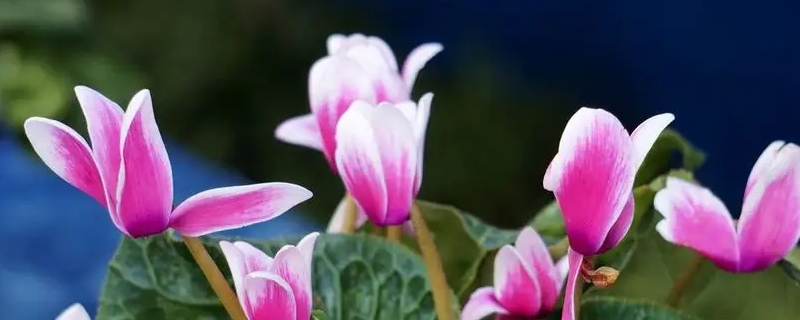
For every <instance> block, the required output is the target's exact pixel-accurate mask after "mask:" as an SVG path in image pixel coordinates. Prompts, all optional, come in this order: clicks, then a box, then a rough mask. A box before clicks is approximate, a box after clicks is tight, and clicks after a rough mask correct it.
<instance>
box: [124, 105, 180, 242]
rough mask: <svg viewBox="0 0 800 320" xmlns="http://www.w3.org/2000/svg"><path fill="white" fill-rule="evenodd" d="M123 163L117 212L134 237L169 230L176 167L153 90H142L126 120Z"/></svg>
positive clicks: (131, 106)
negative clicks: (164, 137) (157, 114)
mask: <svg viewBox="0 0 800 320" xmlns="http://www.w3.org/2000/svg"><path fill="white" fill-rule="evenodd" d="M121 134H122V137H121V139H122V143H121V146H122V165H121V166H120V172H119V179H118V180H117V181H118V186H117V191H116V192H117V197H116V199H118V201H119V202H118V203H117V215H118V217H119V221H120V223H121V224H122V225H123V226H124V228H125V230H126V231H127V233H128V234H129V235H130V236H131V237H134V238H136V237H143V236H150V235H154V234H159V233H161V232H163V231H164V230H166V229H167V223H168V221H169V213H170V211H171V209H172V167H171V166H170V162H169V156H168V155H167V149H166V147H165V146H164V141H163V140H162V139H161V132H159V130H158V125H157V124H156V119H155V115H154V114H153V102H152V100H151V99H150V91H148V90H142V91H139V92H138V93H137V94H136V95H135V96H134V97H133V98H132V99H131V102H130V104H129V105H128V110H127V111H126V112H125V115H124V118H123V120H122V133H121Z"/></svg>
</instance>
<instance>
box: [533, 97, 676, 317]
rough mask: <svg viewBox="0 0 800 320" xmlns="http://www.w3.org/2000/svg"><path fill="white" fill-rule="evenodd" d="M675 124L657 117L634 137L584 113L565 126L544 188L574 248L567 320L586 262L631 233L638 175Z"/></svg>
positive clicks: (609, 120)
mask: <svg viewBox="0 0 800 320" xmlns="http://www.w3.org/2000/svg"><path fill="white" fill-rule="evenodd" d="M674 119H675V117H674V116H673V115H672V114H668V113H665V114H661V115H657V116H654V117H652V118H650V119H647V120H646V121H645V122H643V123H642V124H641V125H639V127H637V128H636V130H634V131H633V133H631V134H630V135H629V134H628V131H627V130H625V128H624V127H623V126H622V123H620V121H619V119H617V118H616V117H615V116H614V115H612V114H611V113H609V112H608V111H605V110H602V109H591V108H581V109H580V110H578V112H576V113H575V115H573V116H572V118H571V119H570V120H569V121H568V122H567V125H566V127H565V128H564V133H563V134H562V136H561V142H560V143H559V146H558V153H557V154H556V156H555V157H554V158H553V161H552V162H551V163H550V166H549V167H548V168H547V172H546V173H545V176H544V182H543V185H544V188H545V189H547V190H549V191H552V192H553V194H554V195H555V197H556V201H557V202H558V205H559V207H560V208H561V212H562V214H563V215H564V225H565V229H566V233H567V237H568V238H569V244H570V249H569V252H568V257H569V272H570V273H569V276H568V278H567V292H566V294H565V299H564V311H563V314H564V317H565V319H574V303H573V294H572V293H573V292H574V291H575V285H576V281H577V279H578V275H579V273H580V267H581V264H582V262H583V258H584V256H593V255H597V254H601V253H603V252H606V251H608V250H610V249H611V248H613V247H614V246H616V245H617V244H618V243H619V242H620V240H622V238H623V237H624V236H625V234H626V233H627V232H628V229H629V228H630V226H631V222H632V221H633V210H634V203H633V201H634V199H633V183H634V178H635V177H636V172H637V171H638V170H639V167H640V166H641V165H642V162H643V161H644V158H645V156H647V153H648V152H649V151H650V148H652V146H653V144H654V143H655V141H656V139H658V136H659V135H660V134H661V132H662V131H664V129H665V128H666V127H667V126H668V125H669V124H670V123H671V122H672V121H673V120H674Z"/></svg>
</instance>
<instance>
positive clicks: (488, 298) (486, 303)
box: [461, 287, 508, 320]
mask: <svg viewBox="0 0 800 320" xmlns="http://www.w3.org/2000/svg"><path fill="white" fill-rule="evenodd" d="M494 313H498V314H508V311H506V310H505V309H503V306H501V305H500V303H498V302H497V300H496V299H495V298H494V288H492V287H483V288H478V289H477V290H475V292H473V293H472V295H470V296H469V300H468V301H467V303H466V304H465V305H464V309H463V310H461V320H481V319H483V318H486V317H487V316H489V315H491V314H494Z"/></svg>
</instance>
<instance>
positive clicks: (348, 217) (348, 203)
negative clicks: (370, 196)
mask: <svg viewBox="0 0 800 320" xmlns="http://www.w3.org/2000/svg"><path fill="white" fill-rule="evenodd" d="M344 202H345V203H344V210H345V211H344V224H343V225H342V233H344V234H352V233H355V232H356V221H357V220H358V212H357V211H358V209H357V208H356V203H355V201H354V200H353V197H352V196H350V194H349V193H348V194H346V195H344Z"/></svg>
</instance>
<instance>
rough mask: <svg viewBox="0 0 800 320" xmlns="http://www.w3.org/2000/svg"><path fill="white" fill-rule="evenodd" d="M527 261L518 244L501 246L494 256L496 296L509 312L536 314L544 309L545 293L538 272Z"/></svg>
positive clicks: (525, 315) (521, 315)
mask: <svg viewBox="0 0 800 320" xmlns="http://www.w3.org/2000/svg"><path fill="white" fill-rule="evenodd" d="M523 261H524V257H523V256H522V255H520V253H519V252H518V251H517V250H516V249H514V247H512V246H510V245H505V246H503V247H502V248H500V251H498V252H497V256H496V257H495V259H494V288H495V293H494V296H495V298H496V299H497V301H498V302H499V303H500V305H502V306H503V308H505V309H506V310H508V313H510V314H513V315H515V316H520V317H534V316H536V315H538V314H539V311H540V310H541V304H542V292H541V289H540V286H539V281H538V279H537V278H536V276H535V274H534V271H533V270H531V269H530V267H529V266H528V265H526V263H525V262H523Z"/></svg>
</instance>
